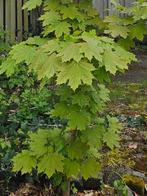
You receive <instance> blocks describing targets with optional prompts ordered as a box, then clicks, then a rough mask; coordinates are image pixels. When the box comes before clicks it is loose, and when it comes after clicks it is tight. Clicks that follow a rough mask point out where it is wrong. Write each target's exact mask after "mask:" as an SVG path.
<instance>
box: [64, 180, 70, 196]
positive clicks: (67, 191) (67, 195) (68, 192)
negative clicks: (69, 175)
mask: <svg viewBox="0 0 147 196" xmlns="http://www.w3.org/2000/svg"><path fill="white" fill-rule="evenodd" d="M63 196H70V180H68V181H67V190H66V191H65V192H63Z"/></svg>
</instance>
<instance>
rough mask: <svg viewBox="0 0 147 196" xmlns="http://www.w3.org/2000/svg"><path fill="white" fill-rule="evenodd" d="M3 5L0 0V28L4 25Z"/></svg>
mask: <svg viewBox="0 0 147 196" xmlns="http://www.w3.org/2000/svg"><path fill="white" fill-rule="evenodd" d="M3 8H4V5H3V0H0V28H2V29H3V27H4V23H3V22H4V9H3Z"/></svg>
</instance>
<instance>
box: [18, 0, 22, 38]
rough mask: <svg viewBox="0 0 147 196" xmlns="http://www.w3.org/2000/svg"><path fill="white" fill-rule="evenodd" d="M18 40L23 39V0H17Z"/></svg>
mask: <svg viewBox="0 0 147 196" xmlns="http://www.w3.org/2000/svg"><path fill="white" fill-rule="evenodd" d="M17 40H18V41H22V0H17Z"/></svg>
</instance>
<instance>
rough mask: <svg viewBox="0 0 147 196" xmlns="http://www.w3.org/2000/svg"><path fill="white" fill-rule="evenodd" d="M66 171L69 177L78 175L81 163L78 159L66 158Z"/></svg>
mask: <svg viewBox="0 0 147 196" xmlns="http://www.w3.org/2000/svg"><path fill="white" fill-rule="evenodd" d="M64 172H65V174H66V175H67V177H78V175H79V172H80V164H79V163H78V162H77V161H73V160H69V159H65V160H64Z"/></svg>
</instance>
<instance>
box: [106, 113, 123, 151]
mask: <svg viewBox="0 0 147 196" xmlns="http://www.w3.org/2000/svg"><path fill="white" fill-rule="evenodd" d="M107 119H108V122H109V127H108V131H107V132H105V133H104V138H103V140H104V142H106V144H107V146H109V147H110V148H111V149H113V148H114V147H118V146H119V140H120V137H119V134H118V131H119V130H120V129H121V125H120V123H119V122H118V119H117V118H115V117H110V116H107Z"/></svg>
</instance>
